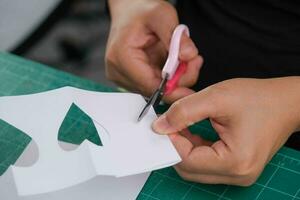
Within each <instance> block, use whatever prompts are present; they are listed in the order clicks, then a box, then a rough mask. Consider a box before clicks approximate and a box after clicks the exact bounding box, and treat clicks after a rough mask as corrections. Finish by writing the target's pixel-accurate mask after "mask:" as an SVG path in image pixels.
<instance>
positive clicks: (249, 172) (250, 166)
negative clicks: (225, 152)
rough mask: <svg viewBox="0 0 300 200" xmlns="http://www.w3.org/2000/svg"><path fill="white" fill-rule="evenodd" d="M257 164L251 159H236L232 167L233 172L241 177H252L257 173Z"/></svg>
mask: <svg viewBox="0 0 300 200" xmlns="http://www.w3.org/2000/svg"><path fill="white" fill-rule="evenodd" d="M256 171H257V170H256V165H255V163H254V162H252V160H251V159H245V160H242V161H236V162H235V163H234V166H233V167H232V174H233V175H234V176H236V177H239V178H245V179H248V178H251V177H253V176H255V174H256Z"/></svg>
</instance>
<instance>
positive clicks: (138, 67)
mask: <svg viewBox="0 0 300 200" xmlns="http://www.w3.org/2000/svg"><path fill="white" fill-rule="evenodd" d="M120 56H121V57H122V58H120V59H119V60H122V61H123V63H122V64H123V67H122V70H120V73H122V74H123V76H125V77H127V78H128V79H129V80H131V82H132V84H134V85H135V88H137V89H138V90H139V91H140V92H141V93H142V94H143V95H145V96H150V95H151V94H152V93H153V92H154V90H155V89H156V88H158V86H159V84H160V82H161V77H160V73H159V72H158V71H159V69H158V67H154V66H151V65H150V64H149V63H150V62H149V58H148V57H147V55H146V54H145V52H144V51H143V50H141V49H128V50H127V51H126V52H124V53H123V54H120ZM124 66H125V67H124Z"/></svg>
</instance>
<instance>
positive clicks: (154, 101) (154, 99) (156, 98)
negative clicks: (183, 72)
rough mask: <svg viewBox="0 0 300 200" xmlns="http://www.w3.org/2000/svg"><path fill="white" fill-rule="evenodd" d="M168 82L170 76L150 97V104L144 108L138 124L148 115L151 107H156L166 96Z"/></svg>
mask: <svg viewBox="0 0 300 200" xmlns="http://www.w3.org/2000/svg"><path fill="white" fill-rule="evenodd" d="M167 80H168V75H166V77H165V78H164V79H163V80H162V82H161V83H160V85H159V88H158V89H157V90H156V91H155V92H154V93H153V95H152V96H151V97H150V99H149V101H148V103H147V104H146V106H145V107H144V108H143V110H142V112H141V114H140V115H139V117H138V122H139V121H141V120H142V119H143V118H144V116H145V115H146V114H147V113H148V111H149V109H150V107H151V106H153V107H156V106H157V105H158V104H159V102H160V100H161V99H162V97H163V95H164V90H165V85H166V83H167Z"/></svg>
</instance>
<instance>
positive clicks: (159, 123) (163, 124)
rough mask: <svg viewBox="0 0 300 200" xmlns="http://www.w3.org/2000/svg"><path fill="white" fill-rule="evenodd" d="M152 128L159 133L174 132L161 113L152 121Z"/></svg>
mask: <svg viewBox="0 0 300 200" xmlns="http://www.w3.org/2000/svg"><path fill="white" fill-rule="evenodd" d="M152 128H153V130H154V131H155V132H157V133H161V134H168V133H174V132H176V130H175V129H174V128H173V127H172V126H171V125H170V124H169V122H168V120H167V117H166V115H161V116H160V117H159V118H158V119H157V120H156V121H154V122H153V125H152Z"/></svg>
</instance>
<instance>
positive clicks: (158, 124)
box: [152, 90, 216, 134]
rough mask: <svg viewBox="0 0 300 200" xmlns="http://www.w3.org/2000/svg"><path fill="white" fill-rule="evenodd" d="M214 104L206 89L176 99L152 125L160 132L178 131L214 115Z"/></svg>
mask: <svg viewBox="0 0 300 200" xmlns="http://www.w3.org/2000/svg"><path fill="white" fill-rule="evenodd" d="M215 113H216V111H215V105H214V104H213V103H212V101H211V98H210V93H209V92H208V90H202V91H201V92H198V93H195V94H192V95H189V96H187V97H184V98H182V99H180V100H178V101H176V102H175V103H174V104H172V106H171V107H170V108H169V110H168V111H167V112H165V113H164V114H163V115H162V116H160V117H159V118H158V119H157V120H156V121H154V123H153V125H152V127H153V130H154V131H155V132H157V133H160V134H169V133H174V132H179V131H181V130H182V129H185V128H187V127H189V126H190V125H192V124H194V123H195V122H198V121H201V120H203V119H206V118H211V117H214V116H215Z"/></svg>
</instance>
